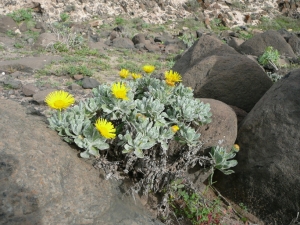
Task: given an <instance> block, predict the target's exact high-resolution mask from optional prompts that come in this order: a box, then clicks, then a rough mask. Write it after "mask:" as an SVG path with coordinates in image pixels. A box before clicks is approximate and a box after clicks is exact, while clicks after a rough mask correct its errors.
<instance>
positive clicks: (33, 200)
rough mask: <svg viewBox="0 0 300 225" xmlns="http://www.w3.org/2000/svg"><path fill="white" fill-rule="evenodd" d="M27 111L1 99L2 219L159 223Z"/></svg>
mask: <svg viewBox="0 0 300 225" xmlns="http://www.w3.org/2000/svg"><path fill="white" fill-rule="evenodd" d="M25 111H26V109H25V108H24V107H22V106H21V105H19V104H18V103H16V102H13V101H9V100H0V124H1V125H0V196H1V198H0V215H1V216H0V224H7V225H15V224H24V225H25V224H103V225H115V224H128V225H129V224H136V225H138V224H140V225H142V224H143V225H144V224H147V225H155V224H161V223H160V222H157V221H155V220H153V218H151V216H149V215H148V214H147V212H146V211H145V210H144V209H143V207H141V204H140V203H139V202H138V201H137V204H134V201H133V199H132V197H129V196H128V197H126V196H123V194H122V193H121V192H120V188H119V187H118V185H117V184H116V183H112V182H110V181H105V180H103V179H101V178H100V177H99V175H100V174H99V171H98V170H96V169H94V168H93V167H92V165H91V164H88V163H86V162H85V161H83V160H82V159H80V158H78V157H77V152H76V150H75V149H73V148H72V147H70V146H69V145H68V144H67V143H65V142H63V141H62V140H61V139H60V137H59V136H58V135H57V133H56V132H54V131H52V130H50V129H49V128H47V125H46V124H45V123H44V122H43V121H42V120H41V117H37V116H36V117H34V116H30V115H26V114H25ZM122 197H125V198H124V199H122Z"/></svg>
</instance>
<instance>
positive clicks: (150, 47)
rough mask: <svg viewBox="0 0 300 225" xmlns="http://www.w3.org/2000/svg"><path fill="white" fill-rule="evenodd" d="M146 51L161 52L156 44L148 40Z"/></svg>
mask: <svg viewBox="0 0 300 225" xmlns="http://www.w3.org/2000/svg"><path fill="white" fill-rule="evenodd" d="M145 49H147V50H148V51H149V52H159V51H160V48H159V46H158V45H157V44H156V43H152V42H151V41H150V40H146V43H145Z"/></svg>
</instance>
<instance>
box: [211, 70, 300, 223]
mask: <svg viewBox="0 0 300 225" xmlns="http://www.w3.org/2000/svg"><path fill="white" fill-rule="evenodd" d="M299 83H300V70H299V69H298V70H294V71H292V72H290V73H289V74H287V76H286V77H285V78H283V79H282V80H280V81H278V82H277V83H275V84H274V85H273V86H272V87H271V88H270V90H269V91H268V92H267V93H266V94H265V95H264V96H263V98H262V99H261V100H260V101H259V102H258V103H257V104H256V105H255V107H254V108H253V109H252V110H251V112H250V113H249V114H248V115H247V117H246V118H245V120H244V121H243V122H242V124H241V127H240V129H239V131H238V138H237V143H238V144H239V145H240V147H241V150H240V152H239V153H238V154H237V161H238V165H237V166H236V167H235V168H234V170H235V172H236V173H234V174H231V175H230V176H223V175H222V174H218V175H217V176H215V178H216V180H217V183H216V186H217V187H218V188H219V190H220V191H221V193H222V194H223V195H224V196H225V197H228V198H230V199H231V200H234V201H235V202H236V203H240V202H243V204H245V205H246V206H247V207H248V209H249V210H250V211H251V212H252V213H254V215H256V216H258V217H259V218H261V219H262V220H264V221H265V222H266V224H290V222H291V221H292V219H293V218H295V217H296V216H297V212H299V210H300V201H299V199H300V192H299V191H298V190H300V177H299V174H300V164H299V161H300V150H299V140H300V133H299V124H300V100H299V95H300V87H299Z"/></svg>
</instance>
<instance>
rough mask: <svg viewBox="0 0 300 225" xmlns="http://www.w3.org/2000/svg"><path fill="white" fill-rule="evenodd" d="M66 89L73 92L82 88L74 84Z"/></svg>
mask: <svg viewBox="0 0 300 225" xmlns="http://www.w3.org/2000/svg"><path fill="white" fill-rule="evenodd" d="M68 88H69V89H70V90H73V91H74V90H82V87H81V86H80V85H78V84H76V83H73V84H71V85H70V86H69V87H68Z"/></svg>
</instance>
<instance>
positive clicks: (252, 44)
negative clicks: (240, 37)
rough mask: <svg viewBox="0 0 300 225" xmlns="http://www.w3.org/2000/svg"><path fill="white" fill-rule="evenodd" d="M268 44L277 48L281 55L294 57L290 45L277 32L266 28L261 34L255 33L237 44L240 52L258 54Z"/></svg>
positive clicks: (262, 51) (260, 53)
mask: <svg viewBox="0 0 300 225" xmlns="http://www.w3.org/2000/svg"><path fill="white" fill-rule="evenodd" d="M268 46H272V47H273V48H274V49H277V50H278V52H279V53H280V54H281V55H285V56H288V57H295V56H296V55H295V53H294V51H293V49H292V47H291V46H290V45H289V44H288V43H287V42H286V41H285V39H284V38H283V37H282V35H280V33H279V32H277V31H274V30H268V31H266V32H264V33H262V34H257V35H255V36H254V37H253V38H251V39H249V40H247V41H245V42H244V43H243V44H241V45H240V46H239V52H241V53H242V54H248V55H255V56H260V55H262V54H263V53H264V51H265V49H266V48H267V47H268Z"/></svg>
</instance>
